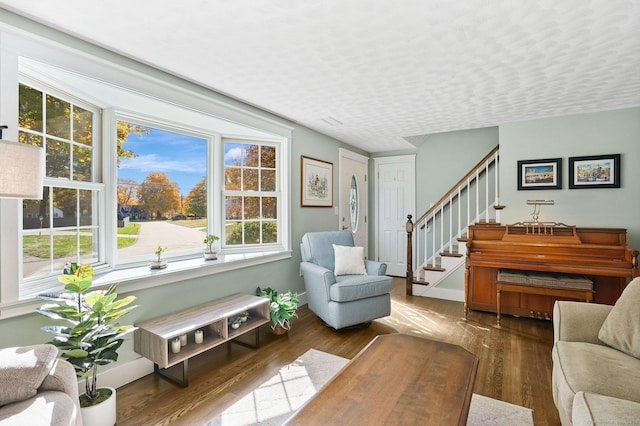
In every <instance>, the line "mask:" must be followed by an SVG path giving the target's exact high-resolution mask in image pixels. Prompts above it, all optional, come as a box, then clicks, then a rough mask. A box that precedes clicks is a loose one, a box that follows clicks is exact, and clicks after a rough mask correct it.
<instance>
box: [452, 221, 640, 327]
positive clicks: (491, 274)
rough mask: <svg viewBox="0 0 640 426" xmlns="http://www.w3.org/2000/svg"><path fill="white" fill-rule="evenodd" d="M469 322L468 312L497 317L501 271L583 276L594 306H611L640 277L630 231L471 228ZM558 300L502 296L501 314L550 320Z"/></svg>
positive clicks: (537, 226) (548, 226)
mask: <svg viewBox="0 0 640 426" xmlns="http://www.w3.org/2000/svg"><path fill="white" fill-rule="evenodd" d="M465 268H466V269H465V306H464V309H465V316H467V314H468V312H469V309H472V310H479V311H488V312H496V279H497V275H498V271H499V270H500V269H514V270H526V271H543V272H554V273H568V274H579V275H584V276H586V277H588V278H589V279H591V280H592V281H593V290H594V291H595V294H594V302H595V303H604V304H609V305H613V304H614V303H615V302H616V300H617V299H618V297H619V296H620V294H621V293H622V291H623V290H624V288H625V286H626V285H627V283H628V282H629V280H630V279H632V278H635V277H637V276H639V275H640V272H639V270H638V251H637V250H633V249H631V248H630V247H629V246H627V231H626V229H618V228H578V227H575V226H568V225H564V224H562V223H538V222H535V223H531V222H528V223H522V222H521V223H517V224H513V225H499V224H477V225H472V226H470V227H469V233H468V241H467V257H466V265H465ZM555 300H557V297H553V296H549V295H540V294H522V293H504V294H503V295H502V297H501V305H502V308H501V311H502V312H503V313H507V314H511V315H519V316H527V317H535V318H547V319H549V318H551V314H552V311H553V304H554V302H555Z"/></svg>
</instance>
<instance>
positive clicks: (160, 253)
mask: <svg viewBox="0 0 640 426" xmlns="http://www.w3.org/2000/svg"><path fill="white" fill-rule="evenodd" d="M165 251H167V248H166V247H162V246H161V245H160V244H158V247H156V251H155V253H156V256H157V257H158V262H161V261H162V259H161V258H160V257H161V256H162V253H164V252H165Z"/></svg>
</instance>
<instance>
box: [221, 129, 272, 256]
mask: <svg viewBox="0 0 640 426" xmlns="http://www.w3.org/2000/svg"><path fill="white" fill-rule="evenodd" d="M223 143H224V166H225V170H224V173H225V187H224V194H225V196H224V202H225V232H224V237H225V238H224V245H225V246H227V247H233V246H244V245H264V244H276V243H278V226H277V219H278V205H279V199H280V193H279V192H278V182H277V164H278V162H277V150H276V147H275V146H273V145H268V144H259V143H256V142H249V141H238V140H225V141H223Z"/></svg>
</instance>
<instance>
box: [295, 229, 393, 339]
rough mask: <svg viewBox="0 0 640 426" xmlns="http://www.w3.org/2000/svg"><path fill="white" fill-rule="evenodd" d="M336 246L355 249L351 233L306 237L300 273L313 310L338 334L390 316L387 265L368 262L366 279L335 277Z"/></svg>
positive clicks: (356, 276) (321, 233)
mask: <svg viewBox="0 0 640 426" xmlns="http://www.w3.org/2000/svg"><path fill="white" fill-rule="evenodd" d="M333 244H335V245H338V246H348V247H353V245H354V243H353V235H352V234H351V231H327V232H307V233H306V234H304V236H303V237H302V243H301V244H300V249H301V252H302V263H301V264H300V270H301V272H302V275H303V276H304V283H305V287H306V290H307V301H308V304H309V309H310V310H311V311H312V312H313V313H315V314H316V315H317V316H318V317H319V318H320V319H321V320H322V321H324V322H325V323H326V324H327V325H329V326H331V327H333V328H335V329H336V330H337V329H340V328H345V327H350V326H353V325H358V324H366V323H369V322H371V321H372V320H374V319H376V318H382V317H386V316H388V315H390V314H391V295H390V292H391V289H392V287H393V283H392V279H391V277H387V276H385V272H386V271H387V265H386V264H384V263H380V262H374V261H371V260H364V268H365V269H366V275H364V274H362V275H335V273H334V271H335V255H334V249H333ZM363 272H364V271H363Z"/></svg>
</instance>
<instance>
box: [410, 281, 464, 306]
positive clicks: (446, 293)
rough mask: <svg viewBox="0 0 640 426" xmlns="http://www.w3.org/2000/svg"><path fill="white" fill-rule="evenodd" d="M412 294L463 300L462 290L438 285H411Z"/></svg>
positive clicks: (457, 300) (456, 300)
mask: <svg viewBox="0 0 640 426" xmlns="http://www.w3.org/2000/svg"><path fill="white" fill-rule="evenodd" d="M413 295H414V296H423V297H433V298H434V299H444V300H453V301H455V302H464V290H457V289H451V288H440V287H431V288H429V287H425V286H421V285H414V286H413Z"/></svg>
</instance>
